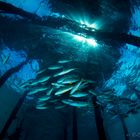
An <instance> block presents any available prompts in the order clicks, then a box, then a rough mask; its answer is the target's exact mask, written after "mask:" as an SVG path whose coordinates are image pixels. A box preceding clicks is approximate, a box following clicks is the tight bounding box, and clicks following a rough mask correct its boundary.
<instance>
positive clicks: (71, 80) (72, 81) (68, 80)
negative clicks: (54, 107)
mask: <svg viewBox="0 0 140 140" xmlns="http://www.w3.org/2000/svg"><path fill="white" fill-rule="evenodd" d="M78 80H79V79H72V78H70V79H65V80H63V81H62V82H61V83H62V84H73V83H75V82H77V81H78Z"/></svg>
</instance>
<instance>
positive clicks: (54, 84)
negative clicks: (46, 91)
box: [51, 83, 64, 88]
mask: <svg viewBox="0 0 140 140" xmlns="http://www.w3.org/2000/svg"><path fill="white" fill-rule="evenodd" d="M51 85H52V86H55V87H56V88H60V87H64V85H63V84H59V83H51Z"/></svg>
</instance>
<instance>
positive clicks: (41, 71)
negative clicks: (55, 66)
mask: <svg viewBox="0 0 140 140" xmlns="http://www.w3.org/2000/svg"><path fill="white" fill-rule="evenodd" d="M46 70H47V69H43V70H39V71H38V72H37V73H36V74H37V75H39V74H42V73H43V72H45V71H46Z"/></svg>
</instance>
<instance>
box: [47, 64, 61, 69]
mask: <svg viewBox="0 0 140 140" xmlns="http://www.w3.org/2000/svg"><path fill="white" fill-rule="evenodd" d="M61 68H63V66H59V65H53V66H50V67H48V70H58V69H61Z"/></svg>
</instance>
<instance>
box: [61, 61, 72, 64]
mask: <svg viewBox="0 0 140 140" xmlns="http://www.w3.org/2000/svg"><path fill="white" fill-rule="evenodd" d="M71 61H72V60H59V61H58V63H59V64H64V63H69V62H71Z"/></svg>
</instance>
